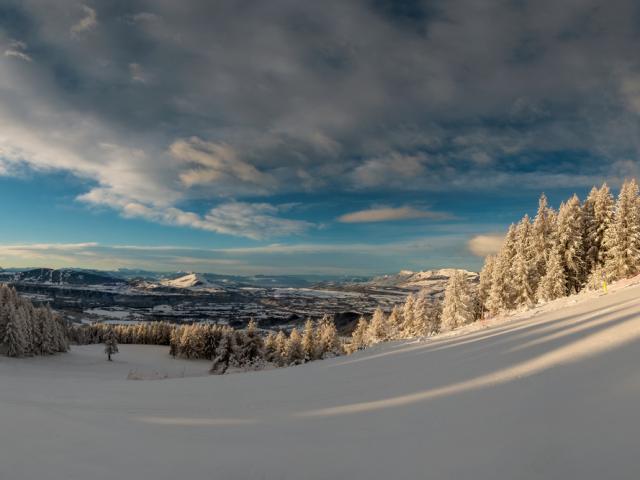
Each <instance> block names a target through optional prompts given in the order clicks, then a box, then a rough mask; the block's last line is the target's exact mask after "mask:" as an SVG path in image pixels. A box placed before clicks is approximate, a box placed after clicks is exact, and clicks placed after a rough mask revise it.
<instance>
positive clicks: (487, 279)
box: [478, 255, 496, 318]
mask: <svg viewBox="0 0 640 480" xmlns="http://www.w3.org/2000/svg"><path fill="white" fill-rule="evenodd" d="M495 263H496V257H495V255H489V256H487V258H486V259H485V261H484V265H483V267H482V270H480V284H479V285H478V305H479V307H480V311H479V312H478V317H479V318H483V317H484V315H485V313H486V311H487V302H488V300H489V294H490V293H491V284H492V282H493V270H494V267H495Z"/></svg>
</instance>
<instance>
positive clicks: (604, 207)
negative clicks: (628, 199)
mask: <svg viewBox="0 0 640 480" xmlns="http://www.w3.org/2000/svg"><path fill="white" fill-rule="evenodd" d="M583 210H584V221H585V251H586V262H587V270H588V271H589V272H591V273H592V274H593V272H594V271H595V270H601V268H602V267H603V266H604V263H605V259H606V256H607V249H606V245H605V244H604V237H605V233H606V232H607V230H608V229H609V227H610V226H611V224H612V223H613V218H614V214H615V201H614V199H613V195H611V191H610V190H609V187H608V186H607V184H606V183H604V184H602V186H601V187H600V188H599V189H596V188H595V187H594V188H593V189H592V190H591V193H589V196H588V197H587V199H586V200H585V203H584V207H583Z"/></svg>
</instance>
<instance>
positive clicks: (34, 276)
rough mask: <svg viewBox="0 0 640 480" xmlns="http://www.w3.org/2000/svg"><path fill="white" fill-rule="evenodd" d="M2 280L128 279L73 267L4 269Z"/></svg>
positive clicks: (58, 282)
mask: <svg viewBox="0 0 640 480" xmlns="http://www.w3.org/2000/svg"><path fill="white" fill-rule="evenodd" d="M0 280H2V281H5V282H20V283H37V284H45V285H46V284H50V285H124V284H127V281H126V280H125V279H123V278H119V277H116V276H113V275H110V274H109V273H106V272H98V271H95V270H82V269H73V268H61V269H53V268H33V269H28V270H19V271H12V270H2V271H0Z"/></svg>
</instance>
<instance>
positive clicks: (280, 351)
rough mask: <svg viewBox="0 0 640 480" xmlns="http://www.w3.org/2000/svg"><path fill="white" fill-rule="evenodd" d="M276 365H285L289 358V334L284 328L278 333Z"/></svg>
mask: <svg viewBox="0 0 640 480" xmlns="http://www.w3.org/2000/svg"><path fill="white" fill-rule="evenodd" d="M275 342H276V362H275V363H276V365H278V366H280V367H283V366H284V365H285V364H286V359H287V336H286V335H285V334H284V332H283V331H282V330H280V331H279V332H278V334H277V335H276V340H275Z"/></svg>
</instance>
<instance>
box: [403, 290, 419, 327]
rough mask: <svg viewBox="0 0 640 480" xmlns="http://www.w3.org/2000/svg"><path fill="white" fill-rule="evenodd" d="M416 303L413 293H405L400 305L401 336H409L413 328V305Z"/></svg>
mask: <svg viewBox="0 0 640 480" xmlns="http://www.w3.org/2000/svg"><path fill="white" fill-rule="evenodd" d="M415 303H416V297H415V295H414V294H413V293H410V294H409V295H407V299H406V300H405V301H404V305H403V306H402V327H401V331H402V336H403V337H405V338H408V337H411V331H412V330H413V307H414V304H415Z"/></svg>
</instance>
